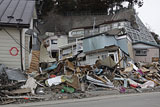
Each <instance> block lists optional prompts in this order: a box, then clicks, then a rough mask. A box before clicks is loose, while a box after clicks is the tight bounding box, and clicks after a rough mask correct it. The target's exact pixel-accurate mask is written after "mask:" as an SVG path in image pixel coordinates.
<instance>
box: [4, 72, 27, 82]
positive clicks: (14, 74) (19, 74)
mask: <svg viewBox="0 0 160 107" xmlns="http://www.w3.org/2000/svg"><path fill="white" fill-rule="evenodd" d="M5 72H6V74H7V76H8V79H10V80H17V81H21V80H27V78H26V77H25V76H24V74H23V73H22V72H21V71H20V70H18V69H6V70H5Z"/></svg>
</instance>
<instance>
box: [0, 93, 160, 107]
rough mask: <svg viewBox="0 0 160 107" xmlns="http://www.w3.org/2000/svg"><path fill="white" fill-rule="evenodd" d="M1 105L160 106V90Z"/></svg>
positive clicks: (58, 106) (43, 106)
mask: <svg viewBox="0 0 160 107" xmlns="http://www.w3.org/2000/svg"><path fill="white" fill-rule="evenodd" d="M2 107H160V92H153V93H142V94H128V95H114V96H100V97H94V98H85V99H74V100H73V99H70V100H61V101H48V102H39V103H27V104H20V105H14V104H12V105H5V106H2Z"/></svg>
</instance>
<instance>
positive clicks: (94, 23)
mask: <svg viewBox="0 0 160 107" xmlns="http://www.w3.org/2000/svg"><path fill="white" fill-rule="evenodd" d="M95 26H96V17H94V22H93V32H92V35H94V30H95Z"/></svg>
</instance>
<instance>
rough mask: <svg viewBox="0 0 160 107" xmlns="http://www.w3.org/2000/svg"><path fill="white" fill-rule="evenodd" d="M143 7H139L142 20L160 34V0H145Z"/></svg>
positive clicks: (138, 10)
mask: <svg viewBox="0 0 160 107" xmlns="http://www.w3.org/2000/svg"><path fill="white" fill-rule="evenodd" d="M143 1H144V4H143V6H142V7H141V8H137V9H136V10H137V12H138V13H139V14H138V16H139V17H140V18H141V20H142V22H143V23H144V24H145V25H147V26H148V27H150V28H151V30H152V31H154V32H155V33H157V34H158V35H160V0H143Z"/></svg>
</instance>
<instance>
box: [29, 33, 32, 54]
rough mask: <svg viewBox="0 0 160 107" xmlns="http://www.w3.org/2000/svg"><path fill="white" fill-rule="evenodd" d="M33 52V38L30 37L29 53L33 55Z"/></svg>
mask: <svg viewBox="0 0 160 107" xmlns="http://www.w3.org/2000/svg"><path fill="white" fill-rule="evenodd" d="M31 50H32V36H31V37H30V42H29V53H31Z"/></svg>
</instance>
